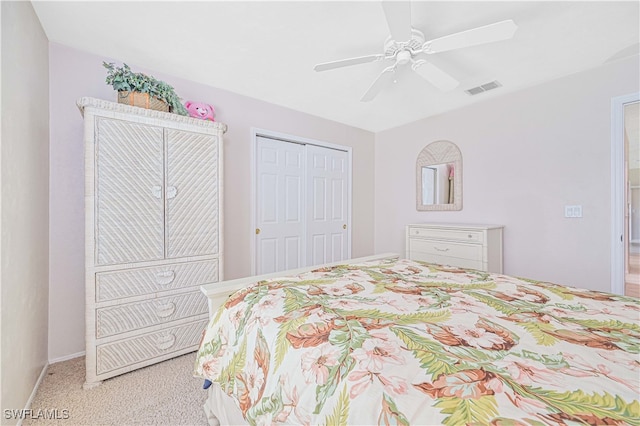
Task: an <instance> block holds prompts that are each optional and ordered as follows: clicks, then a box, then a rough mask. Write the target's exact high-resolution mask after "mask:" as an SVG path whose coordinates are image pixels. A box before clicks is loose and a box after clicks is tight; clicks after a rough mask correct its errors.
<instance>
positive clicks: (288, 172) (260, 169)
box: [256, 137, 305, 274]
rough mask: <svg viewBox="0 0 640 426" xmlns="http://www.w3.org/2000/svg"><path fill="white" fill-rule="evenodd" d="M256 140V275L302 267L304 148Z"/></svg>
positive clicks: (282, 142) (272, 141)
mask: <svg viewBox="0 0 640 426" xmlns="http://www.w3.org/2000/svg"><path fill="white" fill-rule="evenodd" d="M257 139H258V140H257V144H258V145H257V150H256V151H257V152H256V154H257V155H256V162H257V164H256V169H257V170H256V178H257V182H256V183H257V188H256V189H257V191H256V194H257V200H256V201H257V202H256V205H257V212H256V213H257V217H256V266H257V268H256V269H257V273H258V274H266V273H270V272H277V271H284V270H287V269H294V268H300V267H302V266H305V264H304V249H305V247H304V234H305V226H304V177H305V161H304V158H305V157H304V150H305V146H304V145H300V144H296V143H290V142H284V141H280V140H275V139H268V138H263V137H258V138H257Z"/></svg>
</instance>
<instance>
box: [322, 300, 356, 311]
mask: <svg viewBox="0 0 640 426" xmlns="http://www.w3.org/2000/svg"><path fill="white" fill-rule="evenodd" d="M328 302H329V303H328V304H329V306H330V307H331V308H333V309H342V310H345V311H353V310H354V309H360V308H361V307H362V302H360V301H358V300H350V299H329V301H328Z"/></svg>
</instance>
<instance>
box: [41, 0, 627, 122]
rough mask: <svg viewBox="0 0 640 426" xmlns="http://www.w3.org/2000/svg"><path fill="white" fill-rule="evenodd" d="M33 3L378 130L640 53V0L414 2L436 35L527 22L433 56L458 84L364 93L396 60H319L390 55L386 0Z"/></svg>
mask: <svg viewBox="0 0 640 426" xmlns="http://www.w3.org/2000/svg"><path fill="white" fill-rule="evenodd" d="M33 5H34V9H35V11H36V13H37V15H38V17H39V19H40V22H41V23H42V26H43V27H44V30H45V32H46V34H47V37H48V38H49V40H50V41H52V42H55V43H60V44H64V45H67V46H70V47H74V48H77V49H81V50H84V51H87V52H91V53H94V54H98V55H101V56H105V57H111V58H118V59H119V60H121V61H124V62H127V63H128V64H129V65H131V66H133V67H134V70H135V67H136V66H139V67H144V68H148V69H152V70H158V71H159V72H163V73H166V74H170V75H175V76H178V77H182V78H186V79H189V80H193V81H197V82H200V83H203V84H207V85H210V86H213V87H217V88H221V89H225V90H229V91H231V92H235V93H239V94H243V95H246V96H250V97H253V98H257V99H261V100H264V101H268V102H271V103H274V104H278V105H282V106H286V107H289V108H292V109H295V110H299V111H303V112H306V113H309V114H313V115H316V116H320V117H324V118H327V119H331V120H335V121H338V122H341V123H345V124H348V125H352V126H355V127H359V128H362V129H365V130H369V131H373V132H378V131H381V130H385V129H389V128H392V127H396V126H399V125H402V124H406V123H409V122H412V121H415V120H418V119H421V118H425V117H428V116H432V115H435V114H439V113H442V112H444V111H448V110H452V109H455V108H459V107H461V106H464V105H468V104H470V103H474V102H478V101H482V100H485V99H488V98H492V97H494V96H500V95H502V94H505V93H508V92H511V91H514V90H518V89H521V88H524V87H528V86H532V85H535V84H539V83H541V82H544V81H548V80H550V79H554V78H557V77H560V76H564V75H568V74H572V73H575V72H579V71H582V70H585V69H589V68H593V67H596V66H599V65H601V64H603V63H605V62H606V61H608V60H610V59H611V58H612V57H616V55H617V58H620V57H624V56H628V55H632V54H636V55H637V54H638V49H639V45H638V42H639V40H640V33H639V27H640V24H639V21H640V7H639V6H640V2H638V1H637V0H636V1H623V2H612V1H602V2H596V1H585V2H582V1H565V2H556V1H541V2H524V1H497V2H484V1H470V2H469V1H466V2H463V1H419V2H413V3H412V23H413V27H414V28H416V29H419V30H421V31H422V32H423V33H424V34H425V37H426V39H428V40H430V39H434V38H437V37H442V36H445V35H448V34H451V33H455V32H458V31H463V30H466V29H470V28H474V27H478V26H482V25H487V24H490V23H494V22H497V21H502V20H506V19H513V20H514V21H515V23H516V24H517V25H518V27H519V28H518V30H517V31H516V34H515V36H514V38H513V39H511V40H508V41H501V42H496V43H492V44H487V45H482V46H475V47H469V48H466V49H460V50H457V51H451V52H443V53H440V54H437V55H430V56H428V57H427V59H428V60H429V61H431V62H433V63H434V64H435V65H437V66H439V67H440V68H442V69H443V70H445V71H446V72H448V73H449V74H451V75H452V76H454V77H455V78H456V79H457V80H459V81H460V83H461V84H460V85H459V86H458V88H456V89H455V90H453V91H451V92H447V93H442V92H440V91H438V90H437V89H436V88H434V87H433V86H431V85H430V84H428V83H427V82H426V81H425V80H423V79H421V78H420V77H419V76H418V75H417V74H415V73H413V72H411V71H410V69H408V68H405V69H401V70H400V71H399V72H398V73H397V74H398V78H397V83H395V84H393V85H392V86H390V87H388V88H386V89H385V90H384V91H383V92H381V93H380V94H379V95H378V96H377V97H376V98H375V99H374V100H373V101H371V102H368V103H364V102H360V98H361V97H362V95H363V94H364V93H365V92H366V90H367V89H368V87H369V86H370V85H371V83H372V82H373V81H374V80H375V79H376V77H377V76H378V74H379V73H380V72H381V71H382V69H384V68H385V67H386V66H388V65H390V63H387V62H384V61H378V62H373V63H367V64H360V65H355V66H351V67H347V68H340V69H336V70H331V71H325V72H322V73H318V72H315V71H314V70H313V66H314V65H315V64H316V63H320V62H328V61H333V60H338V59H343V58H348V57H352V56H363V55H368V54H376V53H382V46H383V43H384V41H385V39H386V38H387V36H388V35H389V30H388V27H387V23H386V20H385V16H384V13H383V10H382V7H381V5H380V3H379V2H373V1H356V2H338V1H299V2H292V1H285V2H272V1H254V2H240V1H231V2H229V1H228V2H222V1H208V2H207V1H197V2H179V1H161V2H150V1H137V2H110V1H108V2H96V1H72V2H57V1H44V2H42V1H40V2H39V1H34V2H33ZM492 80H498V81H499V82H500V83H501V84H502V87H500V88H498V89H495V90H493V91H491V92H485V93H482V94H480V95H477V96H473V97H472V96H469V95H467V94H466V93H465V92H464V90H465V89H469V88H471V87H474V86H477V85H479V84H483V83H486V82H489V81H492ZM168 83H170V84H171V82H170V81H168ZM179 94H180V93H178V95H179ZM203 101H206V100H203ZM209 101H210V102H212V103H214V104H215V100H209Z"/></svg>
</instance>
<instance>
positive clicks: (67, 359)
mask: <svg viewBox="0 0 640 426" xmlns="http://www.w3.org/2000/svg"><path fill="white" fill-rule="evenodd" d="M85 354H86V352H85V351H82V352H76V353H75V354H69V355H65V356H61V357H58V358H54V359H50V360H49V365H51V364H56V363H58V362H63V361H69V360H70V359H75V358H80V357H81V356H85Z"/></svg>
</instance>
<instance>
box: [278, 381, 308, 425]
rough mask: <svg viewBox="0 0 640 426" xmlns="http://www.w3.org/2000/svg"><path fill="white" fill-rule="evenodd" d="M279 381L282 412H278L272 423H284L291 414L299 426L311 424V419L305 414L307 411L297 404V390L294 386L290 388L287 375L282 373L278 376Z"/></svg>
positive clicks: (298, 401)
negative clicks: (296, 419) (300, 425)
mask: <svg viewBox="0 0 640 426" xmlns="http://www.w3.org/2000/svg"><path fill="white" fill-rule="evenodd" d="M279 381H280V386H281V389H282V404H283V405H284V407H282V411H280V413H278V415H277V416H276V417H275V418H274V421H275V422H276V423H286V422H287V419H288V418H289V416H290V415H291V413H292V412H293V414H294V415H295V416H296V417H297V418H298V420H299V421H300V423H301V424H303V425H309V424H311V417H310V416H309V414H308V413H307V410H306V409H305V408H304V407H301V406H300V404H299V403H300V396H299V395H298V388H297V387H296V386H293V387H291V381H290V380H289V375H288V374H287V373H283V374H282V375H281V376H280V380H279ZM289 423H291V422H289Z"/></svg>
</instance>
